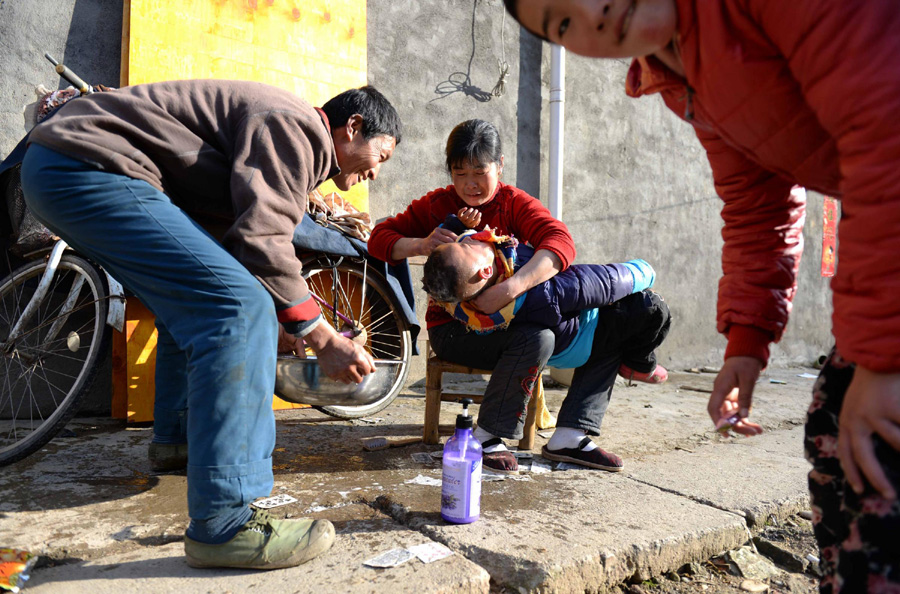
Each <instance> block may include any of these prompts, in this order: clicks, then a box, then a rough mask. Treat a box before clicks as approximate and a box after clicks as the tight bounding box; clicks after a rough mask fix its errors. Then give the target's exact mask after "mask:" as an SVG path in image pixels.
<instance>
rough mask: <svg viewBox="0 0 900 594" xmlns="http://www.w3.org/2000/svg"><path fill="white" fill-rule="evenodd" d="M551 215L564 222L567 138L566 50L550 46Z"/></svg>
mask: <svg viewBox="0 0 900 594" xmlns="http://www.w3.org/2000/svg"><path fill="white" fill-rule="evenodd" d="M550 48H551V49H550V199H549V203H550V214H552V215H553V216H554V217H556V218H557V219H559V220H562V188H563V148H564V147H565V137H564V134H563V124H564V121H565V113H566V108H565V102H566V50H565V49H564V48H563V47H562V46H560V45H556V44H552V45H551V46H550Z"/></svg>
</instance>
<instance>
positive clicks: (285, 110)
mask: <svg viewBox="0 0 900 594" xmlns="http://www.w3.org/2000/svg"><path fill="white" fill-rule="evenodd" d="M320 114H321V112H319V111H317V110H316V109H315V108H313V107H312V106H311V105H309V104H308V103H306V102H305V101H303V100H302V99H300V98H299V97H297V96H296V95H294V94H293V93H291V92H288V91H285V90H282V89H279V88H276V87H271V86H268V85H264V84H260V83H253V82H244V81H221V80H189V81H175V82H164V83H152V84H146V85H137V86H133V87H126V88H123V89H119V90H118V91H115V92H109V93H96V94H93V95H89V96H87V97H84V98H81V99H78V100H75V101H71V102H69V103H68V104H66V105H65V106H63V107H62V108H61V109H60V111H59V112H58V113H57V114H56V115H55V116H53V117H52V118H51V119H49V120H47V121H45V122H44V123H42V124H40V125H39V126H37V127H36V128H35V129H34V130H33V131H32V133H31V137H30V142H33V143H37V144H40V145H42V146H45V147H47V148H50V149H53V150H55V151H57V152H60V153H63V154H65V155H67V156H69V157H72V158H74V159H77V160H79V161H83V162H86V163H90V164H92V165H94V166H96V167H98V168H99V169H101V170H104V171H109V172H112V173H119V174H123V175H126V176H128V177H132V178H135V179H140V180H144V181H146V182H148V183H150V184H151V185H153V186H154V187H156V188H157V189H159V190H161V191H163V192H165V193H166V194H167V195H168V196H170V197H171V199H172V201H173V202H174V203H175V204H176V205H178V206H180V207H181V208H183V209H184V210H185V211H186V212H187V213H188V214H190V215H191V216H192V217H193V218H195V219H197V220H199V221H201V222H205V221H209V220H210V219H218V220H219V221H224V222H226V225H227V231H225V232H224V235H222V237H221V239H222V242H223V245H224V246H225V248H226V249H227V250H228V251H229V252H230V253H231V254H232V255H233V256H234V257H235V258H237V260H238V261H240V262H241V263H242V264H243V265H244V266H245V267H247V269H248V270H249V271H250V272H251V273H252V274H254V275H255V276H256V277H257V278H258V279H259V280H260V281H261V282H262V283H263V285H264V286H265V287H266V288H267V289H268V290H269V292H270V293H271V294H272V297H273V298H274V300H275V305H276V308H277V309H278V310H279V312H278V313H279V316H278V317H279V320H281V321H282V322H297V321H304V320H310V319H313V318H315V317H316V315H318V307H317V306H315V304H314V303H313V302H312V300H311V299H309V291H308V289H307V287H306V283H305V282H304V281H303V279H302V278H301V276H300V262H299V260H298V259H297V257H296V255H295V251H294V247H293V245H292V243H291V239H292V237H293V233H294V229H295V228H296V227H297V225H298V224H299V223H300V221H301V220H302V217H303V216H304V213H305V212H306V202H307V194H309V193H310V192H311V191H312V190H313V189H315V188H316V187H317V186H318V185H319V184H321V183H322V182H324V181H325V180H327V179H329V178H331V177H333V176H334V175H336V174H337V173H338V172H339V169H338V164H337V158H336V156H335V152H334V145H333V143H332V139H331V134H330V129H329V126H328V123H327V119H326V118H325V116H324V114H321V115H320Z"/></svg>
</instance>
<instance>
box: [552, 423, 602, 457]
mask: <svg viewBox="0 0 900 594" xmlns="http://www.w3.org/2000/svg"><path fill="white" fill-rule="evenodd" d="M585 435H586V434H585V432H584V431H582V430H581V429H572V428H571V427H557V428H556V431H554V432H553V435H552V436H551V437H550V442H549V443H547V449H548V450H562V449H571V448H577V447H578V444H579V443H581V440H583V439H584V436H585ZM596 447H597V444H595V443H594V442H593V441H592V442H591V443H589V444H587V446H586V447H585V448H584V451H585V452H590V451H591V450H593V449H595V448H596Z"/></svg>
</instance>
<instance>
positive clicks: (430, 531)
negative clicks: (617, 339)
mask: <svg viewBox="0 0 900 594" xmlns="http://www.w3.org/2000/svg"><path fill="white" fill-rule="evenodd" d="M439 496H440V488H439V487H436V486H435V487H431V486H425V485H414V484H409V485H407V484H404V485H402V486H398V487H396V488H394V489H392V491H391V493H390V494H389V495H384V496H381V497H379V499H378V501H379V503H380V504H381V505H382V507H383V509H385V510H386V511H387V512H388V513H390V514H391V515H392V516H393V517H394V518H395V519H397V520H398V521H400V522H402V523H403V524H405V525H407V526H409V527H410V528H413V529H415V530H419V531H421V532H423V533H424V534H426V535H428V536H429V537H431V538H433V539H435V540H437V541H440V542H443V543H444V544H446V545H447V546H448V547H450V548H451V549H453V550H458V551H460V552H461V553H463V554H464V555H465V556H466V557H468V558H469V559H471V560H473V561H475V562H476V563H478V564H479V565H481V566H482V567H484V568H485V569H486V570H487V571H488V572H490V574H491V577H492V579H493V580H494V581H495V582H497V583H498V584H499V585H501V586H504V587H506V588H508V589H511V590H514V591H515V590H518V591H529V592H530V591H542V592H543V591H548V592H586V591H591V592H593V591H597V590H598V589H603V588H606V587H610V586H613V585H615V584H618V583H621V582H622V581H624V580H627V579H629V578H631V577H632V576H635V575H637V576H638V577H641V578H642V579H644V578H647V577H650V576H652V575H658V574H660V573H663V572H665V571H668V570H672V569H676V568H678V567H680V566H681V565H683V564H684V563H687V562H690V561H698V560H705V559H708V558H709V557H711V556H713V555H716V554H719V553H722V552H724V551H726V550H729V549H732V548H734V547H737V546H740V544H741V543H743V542H744V541H746V540H747V538H748V534H747V531H746V527H745V524H744V521H743V519H742V518H740V517H739V516H737V515H735V514H732V513H729V512H724V511H721V510H718V509H714V508H711V507H709V506H706V505H702V504H698V503H696V502H694V501H691V500H690V499H687V498H685V497H681V496H677V495H673V494H670V493H666V492H664V491H661V490H659V489H657V488H655V487H651V486H648V485H644V484H641V483H639V482H636V481H634V480H631V479H630V478H628V477H627V476H623V475H611V474H609V473H604V472H600V471H591V470H571V471H565V472H560V471H554V472H553V473H552V474H542V475H536V476H534V477H529V479H527V480H510V479H507V480H504V481H502V482H489V483H485V484H484V485H483V495H482V516H481V519H480V520H478V521H477V522H475V523H473V524H469V525H462V526H454V525H448V524H446V523H445V522H443V521H442V520H441V519H440V516H439V514H438V513H436V512H435V511H434V510H435V506H434V504H431V505H426V506H423V502H428V501H432V500H433V502H434V503H437V501H438V500H439Z"/></svg>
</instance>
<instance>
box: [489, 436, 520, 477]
mask: <svg viewBox="0 0 900 594" xmlns="http://www.w3.org/2000/svg"><path fill="white" fill-rule="evenodd" d="M501 443H503V441H502V440H501V439H500V438H499V437H494V438H492V439H489V440H487V441H486V442H484V443H483V444H481V447H491V446H493V445H498V444H501ZM481 463H482V465H483V466H484V468H486V469H488V470H490V471H491V472H496V473H498V474H519V462H518V460H516V456H515V455H514V454H513V453H512V452H510V451H509V450H500V451H497V452H490V453H485V454H482V455H481Z"/></svg>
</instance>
